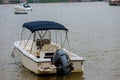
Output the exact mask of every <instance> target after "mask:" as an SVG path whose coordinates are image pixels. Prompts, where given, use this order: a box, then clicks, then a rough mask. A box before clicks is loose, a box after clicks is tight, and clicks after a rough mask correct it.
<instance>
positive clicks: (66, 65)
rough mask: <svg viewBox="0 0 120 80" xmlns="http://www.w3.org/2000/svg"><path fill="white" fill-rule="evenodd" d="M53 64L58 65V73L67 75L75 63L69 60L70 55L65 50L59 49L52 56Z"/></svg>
mask: <svg viewBox="0 0 120 80" xmlns="http://www.w3.org/2000/svg"><path fill="white" fill-rule="evenodd" d="M52 62H53V64H54V65H55V66H56V67H57V74H59V75H67V74H70V73H71V71H72V70H73V66H72V65H73V64H72V63H70V62H69V57H68V55H67V54H66V53H65V51H64V50H62V49H59V50H57V51H56V52H55V54H54V55H53V58H52Z"/></svg>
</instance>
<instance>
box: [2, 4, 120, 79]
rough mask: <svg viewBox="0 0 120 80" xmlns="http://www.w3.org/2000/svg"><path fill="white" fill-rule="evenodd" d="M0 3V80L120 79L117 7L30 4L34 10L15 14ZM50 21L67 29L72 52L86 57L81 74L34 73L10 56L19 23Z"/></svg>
mask: <svg viewBox="0 0 120 80" xmlns="http://www.w3.org/2000/svg"><path fill="white" fill-rule="evenodd" d="M16 5H18V4H6V5H0V54H1V55H0V80H120V6H109V5H108V3H107V2H86V3H46V4H30V5H31V6H32V7H33V11H30V12H28V14H23V15H21V14H19V15H15V14H14V9H13V8H14V6H16ZM36 20H50V21H56V22H59V23H61V24H63V25H65V26H66V27H67V28H68V29H69V41H70V45H71V51H72V52H74V53H76V54H78V55H79V56H81V57H83V58H85V62H84V74H82V73H73V74H70V75H68V76H64V77H59V76H56V75H39V76H38V75H35V74H34V73H32V72H30V71H29V70H27V69H26V68H24V67H23V66H22V64H21V61H20V58H19V56H18V55H17V54H16V55H12V53H11V52H12V45H13V43H14V42H15V41H16V40H19V39H20V32H21V28H22V24H23V23H25V22H29V21H36Z"/></svg>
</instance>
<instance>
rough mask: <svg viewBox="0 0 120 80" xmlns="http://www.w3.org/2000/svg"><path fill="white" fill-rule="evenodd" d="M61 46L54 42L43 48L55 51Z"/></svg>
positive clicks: (47, 50) (46, 50)
mask: <svg viewBox="0 0 120 80" xmlns="http://www.w3.org/2000/svg"><path fill="white" fill-rule="evenodd" d="M58 48H59V47H58V46H56V45H53V44H46V45H44V46H43V47H42V50H43V51H45V52H48V53H49V52H50V53H51V52H55V51H56V50H57V49H58Z"/></svg>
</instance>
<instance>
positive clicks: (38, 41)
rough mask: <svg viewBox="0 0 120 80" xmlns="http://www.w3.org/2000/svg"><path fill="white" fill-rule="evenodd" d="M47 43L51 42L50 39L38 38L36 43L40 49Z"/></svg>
mask: <svg viewBox="0 0 120 80" xmlns="http://www.w3.org/2000/svg"><path fill="white" fill-rule="evenodd" d="M45 44H50V39H43V40H41V39H37V40H36V45H37V47H38V48H40V49H41V48H42V46H43V45H45Z"/></svg>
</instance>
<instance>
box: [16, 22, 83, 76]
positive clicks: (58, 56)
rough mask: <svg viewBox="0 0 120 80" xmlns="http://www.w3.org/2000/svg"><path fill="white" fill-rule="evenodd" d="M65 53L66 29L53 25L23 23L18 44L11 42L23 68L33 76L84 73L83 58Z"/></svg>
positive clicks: (66, 45) (59, 25)
mask: <svg viewBox="0 0 120 80" xmlns="http://www.w3.org/2000/svg"><path fill="white" fill-rule="evenodd" d="M29 33H30V34H29ZM28 35H29V36H28ZM26 36H28V37H26ZM68 50H70V46H69V41H68V29H67V28H65V27H64V26H63V25H61V24H59V23H57V22H53V21H32V22H27V23H24V24H23V27H22V33H21V40H18V41H16V42H14V52H17V53H18V54H19V55H20V57H21V62H22V64H23V66H25V67H26V68H27V69H29V70H30V71H32V72H34V73H36V74H51V73H58V74H60V75H61V74H62V75H67V74H69V73H71V72H83V71H84V69H83V62H84V58H82V57H80V56H78V55H76V54H75V53H72V52H70V51H68Z"/></svg>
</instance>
